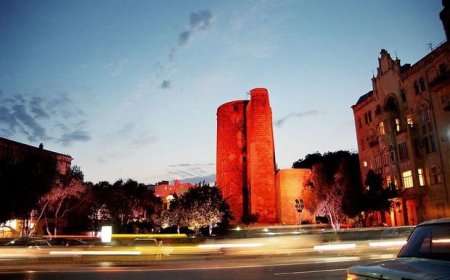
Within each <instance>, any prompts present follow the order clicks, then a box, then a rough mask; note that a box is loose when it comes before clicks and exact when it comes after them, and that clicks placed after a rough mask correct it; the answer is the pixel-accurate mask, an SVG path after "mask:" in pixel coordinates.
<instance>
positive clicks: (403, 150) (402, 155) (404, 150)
mask: <svg viewBox="0 0 450 280" xmlns="http://www.w3.org/2000/svg"><path fill="white" fill-rule="evenodd" d="M398 156H399V159H400V160H407V159H408V158H409V157H408V146H407V145H406V142H403V143H400V144H398Z"/></svg>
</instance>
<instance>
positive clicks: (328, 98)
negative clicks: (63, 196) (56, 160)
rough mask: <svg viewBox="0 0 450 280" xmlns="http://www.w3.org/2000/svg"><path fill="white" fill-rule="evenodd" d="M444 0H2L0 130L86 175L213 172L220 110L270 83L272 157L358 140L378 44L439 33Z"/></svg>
mask: <svg viewBox="0 0 450 280" xmlns="http://www.w3.org/2000/svg"><path fill="white" fill-rule="evenodd" d="M441 10H442V4H441V0H426V1H425V0H396V1H392V0H377V1H360V0H342V1H333V0H292V1H290V0H283V1H183V0H173V1H167V0H161V1H156V0H149V1H144V0H142V1H137V0H132V1H115V0H108V1H106V0H105V1H103V0H96V1H81V0H77V1H71V0H69V1H59V0H57V1H56V0H55V1H48V0H42V1H12V0H2V1H0V137H5V138H8V139H12V140H15V141H19V142H23V143H26V144H30V145H35V146H38V145H39V143H41V142H42V143H44V147H45V149H49V150H52V151H56V152H60V153H64V154H69V155H71V156H72V157H73V158H74V161H73V164H74V165H78V166H80V167H81V169H82V171H83V172H84V174H85V179H86V180H88V181H92V182H94V183H95V182H98V181H103V180H106V181H110V182H113V181H115V180H117V179H120V178H122V179H125V180H126V179H128V178H131V179H134V180H137V181H139V182H143V183H156V182H158V181H160V180H174V179H185V178H200V177H207V176H210V175H213V174H214V173H215V155H216V110H217V107H219V106H220V105H221V104H223V103H225V102H228V101H232V100H240V99H245V98H246V93H247V92H248V91H250V90H251V89H252V88H256V87H265V88H267V89H268V90H269V94H270V102H271V106H272V113H273V120H274V136H275V149H276V160H277V164H278V167H279V168H290V167H291V166H292V163H293V162H295V161H296V160H298V159H299V158H303V157H304V156H305V155H307V154H309V153H314V152H316V151H319V152H321V153H324V152H328V151H337V150H350V151H356V149H357V146H356V138H355V135H356V134H355V128H354V121H353V114H352V110H351V106H352V105H353V104H355V103H356V101H357V100H358V98H359V97H360V96H361V95H363V94H365V93H366V92H368V91H370V90H371V77H372V73H376V68H377V66H378V57H379V53H380V50H381V49H383V48H384V49H386V50H387V51H388V52H390V53H391V55H392V56H393V57H395V56H398V58H399V59H400V60H401V62H402V63H415V62H416V61H417V60H419V59H421V58H422V57H423V56H424V55H426V54H427V53H428V52H429V51H430V49H429V46H428V44H429V43H431V44H432V45H433V46H436V45H437V44H439V43H441V42H443V41H444V40H445V34H444V31H443V28H442V24H441V22H440V20H439V12H440V11H441Z"/></svg>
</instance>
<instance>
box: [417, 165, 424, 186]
mask: <svg viewBox="0 0 450 280" xmlns="http://www.w3.org/2000/svg"><path fill="white" fill-rule="evenodd" d="M417 175H419V185H420V186H425V179H424V176H423V169H422V168H419V169H417Z"/></svg>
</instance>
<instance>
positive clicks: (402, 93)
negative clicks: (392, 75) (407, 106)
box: [400, 89, 406, 103]
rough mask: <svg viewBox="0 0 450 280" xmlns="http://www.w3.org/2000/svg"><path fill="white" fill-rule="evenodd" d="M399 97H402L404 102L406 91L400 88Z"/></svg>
mask: <svg viewBox="0 0 450 280" xmlns="http://www.w3.org/2000/svg"><path fill="white" fill-rule="evenodd" d="M400 97H401V98H402V102H403V103H405V102H406V93H405V90H403V89H402V90H401V91H400Z"/></svg>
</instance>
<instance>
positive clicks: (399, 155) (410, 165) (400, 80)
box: [352, 0, 450, 225]
mask: <svg viewBox="0 0 450 280" xmlns="http://www.w3.org/2000/svg"><path fill="white" fill-rule="evenodd" d="M443 4H444V10H443V11H442V12H441V14H440V16H441V19H442V22H443V24H444V29H445V31H446V34H448V33H449V32H450V28H449V23H450V13H449V11H448V8H450V1H447V0H444V1H443ZM447 36H448V35H447ZM447 39H448V38H447ZM378 63H379V66H378V69H377V73H376V76H374V77H373V78H372V86H373V90H371V91H370V92H368V93H367V94H365V95H363V96H361V97H360V98H359V100H358V101H357V103H356V104H355V105H353V106H352V109H353V114H354V119H355V127H356V136H357V141H358V152H359V160H360V166H361V174H362V176H363V182H364V180H365V176H366V174H367V172H368V170H369V169H372V170H374V171H376V172H377V173H379V174H381V176H382V177H383V178H384V184H385V186H395V188H396V189H397V190H398V197H396V198H394V199H393V200H392V207H391V211H390V213H379V216H378V217H377V218H378V220H379V222H384V223H387V224H390V225H414V224H417V223H419V222H421V221H424V220H427V219H432V218H439V217H445V216H449V215H450V43H449V42H448V41H446V42H444V43H442V44H441V45H439V46H438V47H436V48H434V49H433V50H432V51H431V52H430V53H428V54H427V55H425V56H424V57H423V58H422V59H421V60H419V61H418V62H416V63H415V64H413V65H410V64H404V65H401V63H400V60H399V59H398V58H395V59H393V58H392V57H391V55H390V54H389V52H388V51H386V50H384V49H383V50H381V53H380V57H379V59H378Z"/></svg>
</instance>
